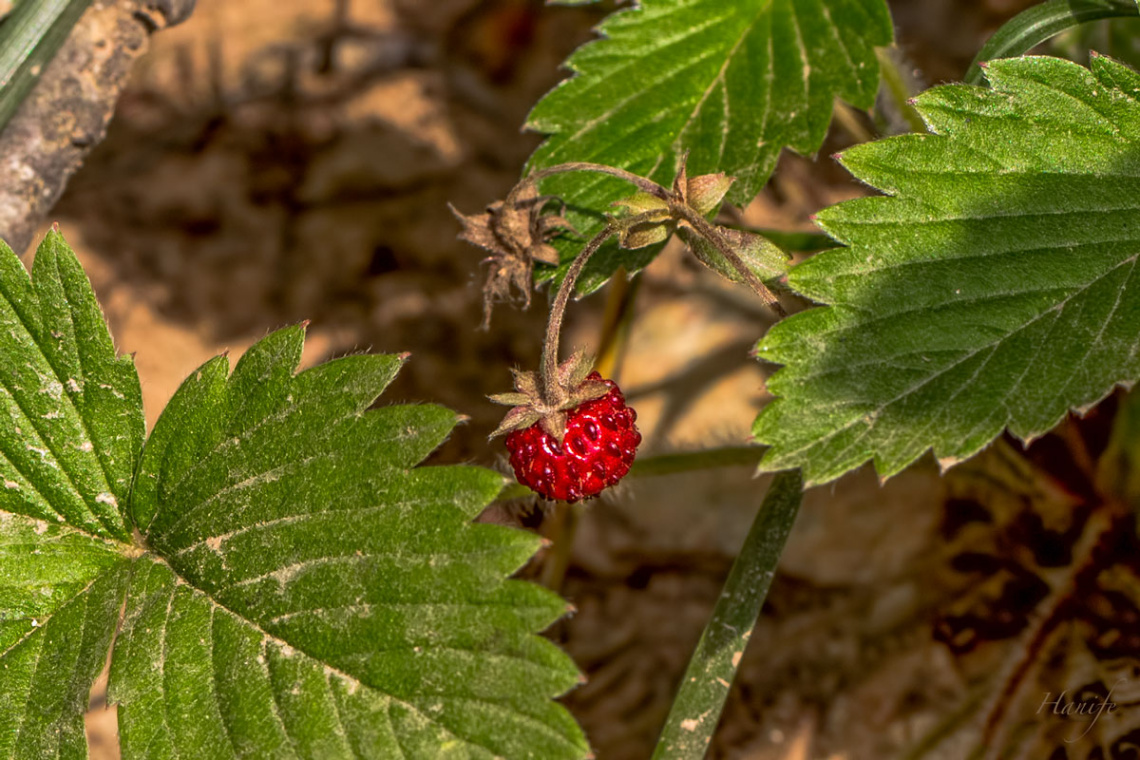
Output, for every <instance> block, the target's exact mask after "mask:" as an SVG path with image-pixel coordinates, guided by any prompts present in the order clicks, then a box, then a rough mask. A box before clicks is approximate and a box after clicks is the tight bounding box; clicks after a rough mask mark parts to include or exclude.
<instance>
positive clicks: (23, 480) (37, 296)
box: [0, 232, 144, 540]
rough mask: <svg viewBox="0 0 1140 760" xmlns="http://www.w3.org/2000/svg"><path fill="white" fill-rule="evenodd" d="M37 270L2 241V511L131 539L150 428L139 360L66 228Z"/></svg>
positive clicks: (52, 236) (41, 253)
mask: <svg viewBox="0 0 1140 760" xmlns="http://www.w3.org/2000/svg"><path fill="white" fill-rule="evenodd" d="M33 274H34V279H30V278H29V277H28V274H27V272H26V271H25V270H24V266H23V264H21V263H20V260H19V259H18V258H17V257H16V255H15V254H14V253H13V252H12V250H11V249H10V248H8V247H7V246H6V245H4V244H3V243H2V242H0V357H3V361H2V362H0V483H2V485H3V488H2V489H0V510H3V511H5V512H11V513H14V514H22V515H27V516H29V517H36V518H40V519H44V520H50V521H53V522H64V521H66V522H67V523H68V524H70V525H72V526H74V527H77V528H81V529H82V530H84V531H86V532H88V533H90V534H92V535H96V536H104V537H108V538H116V539H119V540H125V539H127V538H129V536H130V530H129V529H128V528H127V524H126V522H125V519H124V516H123V515H122V514H121V505H125V504H126V500H127V494H128V492H129V488H130V482H131V475H132V473H133V472H134V467H135V462H136V461H137V456H138V450H139V447H140V446H141V443H142V437H143V432H144V428H143V425H144V422H143V416H142V402H141V390H140V388H139V381H138V376H137V375H136V374H135V369H134V363H133V361H132V360H131V359H130V357H122V358H117V357H116V356H115V350H114V346H113V345H112V343H111V336H110V334H109V333H108V332H107V327H106V325H105V324H104V323H103V315H102V313H101V312H100V310H99V306H98V304H97V303H96V302H95V296H94V294H93V293H92V292H91V286H90V284H89V283H88V281H87V276H86V275H85V274H84V273H83V269H82V268H81V267H80V265H79V262H78V261H76V259H75V256H74V255H73V254H72V253H71V251H70V250H69V249H68V248H67V245H66V243H64V242H63V238H62V236H60V234H59V233H58V232H50V233H48V236H47V238H46V239H45V240H44V242H43V244H42V245H40V247H39V249H38V250H37V252H36V258H35V264H34V271H33Z"/></svg>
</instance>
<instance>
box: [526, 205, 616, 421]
mask: <svg viewBox="0 0 1140 760" xmlns="http://www.w3.org/2000/svg"><path fill="white" fill-rule="evenodd" d="M622 227H623V225H622V224H620V223H617V222H610V223H609V224H607V225H606V226H605V227H603V228H602V231H601V232H599V233H598V234H597V235H594V237H593V238H592V239H591V240H590V242H589V243H586V247H585V248H583V249H582V251H581V252H580V253H579V254H578V256H577V257H576V258H575V259H574V262H573V263H572V264H571V265H570V268H569V269H567V270H566V275H565V276H564V277H563V278H562V284H561V285H559V286H558V294H557V295H555V296H554V304H553V305H552V306H551V307H550V321H549V322H547V323H546V340H545V341H544V342H543V344H542V396H543V400H544V401H546V403H547V404H549V405H551V406H557V405H558V404H560V403H561V402H562V401H563V400H564V398H563V396H564V391H563V389H562V386H560V385H559V384H558V343H559V341H560V340H561V339H562V317H563V315H564V314H565V313H566V304H567V302H568V301H569V300H570V294H571V293H572V292H573V291H574V283H575V282H577V281H578V275H580V274H581V273H582V269H583V268H584V267H585V266H586V262H588V261H589V260H590V257H591V256H593V255H594V254H595V253H597V251H598V249H599V248H601V247H602V243H604V242H606V241H607V240H609V239H610V237H612V236H613V235H615V234H616V233H618V232H619V231H620V230H621V229H622Z"/></svg>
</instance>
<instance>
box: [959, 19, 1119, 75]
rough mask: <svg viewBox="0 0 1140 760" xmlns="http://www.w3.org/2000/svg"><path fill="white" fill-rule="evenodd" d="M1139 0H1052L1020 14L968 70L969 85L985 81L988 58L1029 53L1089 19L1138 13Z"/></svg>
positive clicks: (983, 47) (1000, 30) (990, 41)
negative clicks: (983, 75)
mask: <svg viewBox="0 0 1140 760" xmlns="http://www.w3.org/2000/svg"><path fill="white" fill-rule="evenodd" d="M1138 15H1140V10H1138V9H1137V7H1136V0H1049V1H1048V2H1045V3H1041V4H1040V5H1035V6H1033V7H1032V8H1028V9H1026V10H1024V11H1022V12H1021V13H1019V14H1017V15H1016V16H1014V17H1013V18H1011V19H1010V20H1009V21H1007V22H1006V23H1005V24H1003V25H1002V27H1001V28H1000V29H998V30H997V31H996V32H994V35H993V36H992V37H990V38H989V40H988V41H987V42H986V44H985V45H983V46H982V49H981V50H979V51H978V54H977V55H976V56H974V61H973V63H971V64H970V68H969V69H967V70H966V84H982V83H983V79H982V67H981V64H982V63H983V62H985V61H992V60H994V59H995V58H1013V57H1015V56H1019V55H1023V54H1025V53H1028V52H1029V51H1030V50H1032V49H1033V48H1035V47H1037V46H1038V45H1040V44H1041V43H1042V42H1045V41H1046V40H1047V39H1049V38H1050V37H1053V36H1054V35H1057V34H1060V33H1061V32H1063V31H1065V30H1066V29H1070V28H1072V27H1074V26H1077V25H1078V24H1083V23H1085V22H1086V21H1096V20H1098V19H1103V18H1120V17H1123V16H1138Z"/></svg>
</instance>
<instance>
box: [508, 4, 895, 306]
mask: <svg viewBox="0 0 1140 760" xmlns="http://www.w3.org/2000/svg"><path fill="white" fill-rule="evenodd" d="M599 32H600V33H601V34H602V35H603V38H602V39H600V40H597V41H594V42H592V43H589V44H587V45H585V46H583V47H582V48H580V49H579V50H578V51H577V52H575V53H574V55H572V56H571V57H570V59H569V60H568V61H567V66H568V67H569V68H570V69H571V70H572V71H573V72H574V73H575V76H573V77H571V78H570V79H568V80H566V81H564V82H563V83H562V84H561V85H560V86H559V87H557V88H556V89H555V90H553V91H552V92H550V93H549V94H548V95H547V96H546V97H545V98H543V100H542V101H541V102H539V104H538V105H537V106H536V107H535V109H534V110H533V111H532V112H531V115H530V118H529V120H528V122H527V126H528V127H530V128H531V129H534V130H536V131H539V132H545V133H548V134H550V135H551V136H550V137H549V138H548V139H547V140H546V142H544V143H543V144H542V146H541V147H540V148H539V149H538V151H537V152H536V153H535V154H534V156H533V157H532V159H531V166H532V168H541V167H545V166H551V165H554V164H558V163H562V162H566V161H593V162H596V163H601V164H608V165H610V166H619V167H622V168H625V169H629V170H631V171H633V172H636V173H638V174H641V175H643V176H649V177H651V178H653V179H654V180H656V181H657V182H660V183H662V184H664V185H666V186H667V185H668V183H670V182H672V180H673V176H674V174H675V173H676V171H677V169H678V167H679V162H680V156H681V155H682V154H683V153H684V152H686V151H688V152H689V162H688V169H689V175H690V176H696V175H698V174H707V173H715V172H718V171H723V172H726V173H728V174H730V175H732V176H734V177H736V179H737V181H736V183H735V184H734V185H733V187H732V188H731V190H730V191H729V195H728V200H729V201H731V202H733V203H736V204H744V203H747V202H748V201H750V200H751V199H752V198H753V196H755V195H756V193H758V192H759V191H760V188H761V187H763V186H764V183H765V182H767V180H768V176H769V175H770V174H771V173H772V169H773V168H774V167H775V165H776V159H777V157H778V156H779V154H780V151H781V150H783V148H785V147H790V148H792V149H794V150H796V151H799V152H800V153H804V154H808V153H813V152H814V151H816V150H818V149H819V146H820V144H821V143H822V141H823V137H824V133H825V132H826V130H827V125H828V123H829V122H830V121H831V110H832V103H833V101H834V99H835V98H836V97H842V98H845V99H847V100H849V101H851V102H852V103H854V104H856V105H859V106H861V107H868V106H870V105H871V102H872V99H873V98H874V96H875V92H876V89H877V87H878V77H879V67H878V62H877V60H876V58H875V53H874V47H875V46H876V45H886V44H888V43H889V42H890V41H891V22H890V15H889V13H888V11H887V6H886V3H884V2H883V0H808V1H807V2H805V1H804V0H739V1H737V2H723V0H644V1H643V2H641V3H639V4H638V7H636V8H632V9H629V10H624V11H620V12H618V13H615V14H614V15H612V16H610V17H609V18H608V19H607V20H606V21H605V22H604V23H603V24H602V25H601V27H599ZM543 190H544V191H545V192H549V193H554V194H557V195H559V196H561V197H563V198H565V199H566V201H567V202H568V203H569V204H570V206H571V208H570V221H571V222H573V223H574V225H575V226H576V228H577V229H578V230H579V231H581V232H582V233H583V234H585V235H587V236H590V235H592V234H594V233H595V232H597V231H598V230H599V229H600V228H601V224H600V222H599V216H598V215H599V214H600V213H602V212H605V211H607V210H608V206H609V204H610V203H612V202H613V201H615V200H618V199H619V198H622V197H624V196H627V195H629V194H630V186H629V185H628V184H625V183H623V182H621V181H618V180H614V179H613V178H610V177H604V176H601V175H593V174H574V175H568V176H558V177H554V178H551V179H549V180H546V181H545V182H543ZM560 245H561V246H562V248H563V253H564V254H566V255H564V256H563V259H564V265H563V266H564V267H565V266H568V260H567V259H568V258H569V256H568V253H567V252H569V251H576V250H577V248H578V247H579V246H576V245H572V244H569V243H566V242H565V241H564V242H562V243H561V244H560ZM657 250H659V248H658V247H653V248H648V249H644V250H639V251H619V250H618V249H617V248H616V247H612V248H611V249H609V250H603V251H601V252H599V254H598V255H597V256H595V258H594V259H593V260H591V262H590V265H589V266H588V267H587V271H586V272H585V273H584V274H583V276H582V279H580V280H579V290H580V291H581V292H589V291H591V290H593V289H595V288H597V287H599V286H600V285H601V284H602V283H603V282H605V280H606V279H607V278H608V277H609V276H610V275H612V274H613V272H614V271H615V270H616V268H617V267H618V266H620V265H624V266H625V267H626V268H627V269H629V270H631V271H632V270H635V269H638V268H640V267H642V266H644V265H645V264H646V263H648V261H649V260H651V259H652V257H653V256H654V255H656V252H657Z"/></svg>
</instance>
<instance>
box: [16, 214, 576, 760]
mask: <svg viewBox="0 0 1140 760" xmlns="http://www.w3.org/2000/svg"><path fill="white" fill-rule="evenodd" d="M33 275H34V276H33V277H31V278H29V276H28V274H27V272H26V271H25V270H24V268H23V266H22V264H21V263H20V262H19V260H18V259H17V258H16V256H15V255H14V254H13V253H12V251H11V250H10V249H8V248H7V247H4V246H3V245H2V244H0V757H3V758H29V759H30V760H31V759H35V760H38V758H43V757H58V758H66V759H67V760H72V759H74V760H81V759H82V758H85V757H86V756H87V747H86V738H85V732H84V721H83V712H84V710H85V709H86V705H87V698H88V693H89V690H90V688H91V684H92V682H93V681H94V679H95V677H96V676H97V674H98V673H99V671H100V670H101V669H102V668H103V666H104V664H105V663H106V661H107V654H108V650H109V649H110V647H111V640H112V636H113V634H114V633H115V630H116V627H117V625H118V624H119V623H120V616H122V618H123V619H122V621H121V622H122V628H121V635H120V636H119V637H118V639H117V641H116V643H115V651H114V653H113V657H112V661H113V662H112V679H111V696H112V698H113V699H115V700H118V701H119V702H120V703H121V709H120V713H119V718H120V727H121V739H122V751H123V757H125V758H137V757H146V758H151V757H155V758H161V757H195V758H198V757H202V758H212V757H239V756H240V757H273V758H278V757H282V758H288V757H391V756H407V757H432V758H434V757H451V756H455V757H488V758H489V757H535V758H547V757H550V758H563V757H565V758H578V757H583V756H585V755H586V754H587V753H588V748H587V746H586V743H585V740H584V738H583V736H582V734H581V731H580V730H579V729H578V727H577V726H576V725H575V724H574V722H573V720H572V719H571V718H570V716H569V714H568V713H567V712H566V711H565V710H564V709H563V708H562V707H560V706H558V705H556V704H555V703H554V702H552V701H551V697H553V696H556V695H558V694H560V693H562V692H564V691H566V690H567V689H569V688H570V687H571V686H573V685H574V684H576V683H577V681H578V674H577V670H576V669H575V667H574V665H573V663H571V662H570V660H569V659H568V658H567V657H566V655H564V654H563V653H562V652H560V651H559V650H558V649H557V648H556V647H554V645H553V644H551V643H549V642H548V641H546V640H545V639H541V638H539V637H538V636H536V635H535V632H536V631H538V630H541V629H542V628H545V627H546V626H548V625H550V624H551V623H552V622H553V621H554V620H556V619H557V618H558V617H560V616H561V615H562V614H564V613H565V611H566V607H565V604H564V603H563V602H562V601H561V600H560V599H558V597H556V596H555V595H553V594H551V593H550V592H548V591H546V590H544V589H541V588H539V587H537V586H533V585H531V584H526V583H521V582H517V581H511V580H506V577H507V576H508V575H510V574H511V573H512V572H514V571H515V570H516V569H518V567H519V566H520V565H521V564H522V563H523V562H525V561H526V560H527V559H529V558H530V556H531V555H532V554H533V553H534V551H535V549H536V548H537V546H538V542H539V539H538V538H537V537H535V536H532V535H529V534H525V533H521V532H517V531H513V530H509V529H506V528H503V527H500V526H492V525H480V524H473V523H472V522H471V520H472V518H474V517H475V516H476V515H477V514H478V513H479V511H481V509H482V508H483V507H484V506H485V505H486V504H487V503H489V502H490V500H491V499H493V498H494V497H495V496H496V495H497V494H498V492H499V490H500V489H501V487H502V484H503V478H502V476H500V475H498V474H496V473H494V472H490V471H488V470H484V469H480V468H477V467H427V468H422V467H421V468H417V467H416V465H417V464H418V463H419V462H420V461H421V460H423V459H424V457H426V456H427V455H428V454H429V453H430V452H431V451H432V450H433V449H434V448H435V447H436V446H437V445H438V444H439V443H440V442H441V441H442V440H443V439H444V438H445V437H446V436H447V435H448V433H449V432H450V430H451V429H452V428H453V427H454V425H455V424H456V423H457V421H458V418H457V416H456V415H455V414H454V413H453V412H450V411H448V410H446V409H443V408H441V407H438V406H431V405H420V406H392V407H387V408H383V409H378V410H374V411H368V409H369V407H370V406H371V404H372V403H373V401H374V400H375V399H376V397H377V395H379V393H380V392H381V391H382V390H383V389H384V387H385V386H386V385H387V384H388V383H389V382H390V381H391V379H392V378H393V377H394V375H395V374H396V372H397V371H398V369H399V367H400V365H401V364H402V363H403V360H404V358H405V357H398V356H353V357H346V358H344V359H340V360H337V361H334V362H330V363H328V364H324V365H321V366H319V367H316V368H314V369H311V370H308V371H305V372H302V373H300V374H294V373H295V371H296V367H297V363H298V361H299V360H300V356H301V348H302V344H303V331H302V329H301V328H290V329H286V330H282V331H279V332H276V333H273V334H271V335H269V336H268V337H267V338H265V339H264V340H262V341H260V342H259V343H258V344H257V345H256V346H254V347H253V348H252V349H251V350H250V351H249V352H247V353H246V354H245V356H243V357H242V359H241V360H240V361H239V362H238V363H237V366H236V367H235V369H234V372H233V374H232V375H230V374H229V366H228V362H227V360H226V359H225V358H224V357H221V358H217V359H214V360H212V361H210V362H207V363H206V364H205V365H203V367H201V368H200V369H199V370H198V372H196V373H195V374H194V375H192V376H191V377H190V378H189V379H188V380H187V381H186V382H185V383H184V384H183V386H182V388H181V389H180V390H179V392H178V393H177V394H176V396H175V398H174V399H173V400H172V402H171V404H170V406H169V407H168V408H167V410H166V411H165V412H164V414H163V416H162V417H161V418H160V419H159V421H158V423H157V425H156V427H155V430H154V433H153V435H152V436H151V438H150V440H149V441H148V442H147V444H146V447H145V449H143V444H142V440H143V416H142V407H141V401H140V391H139V383H138V378H137V376H136V374H135V371H134V366H133V363H132V361H131V360H130V358H127V357H125V358H117V357H116V356H115V351H114V347H113V345H112V342H111V338H110V335H109V334H108V332H107V328H106V325H105V324H104V322H103V318H102V315H101V313H100V311H99V307H98V305H97V304H96V302H95V299H94V294H93V293H92V292H91V287H90V283H89V282H88V281H87V279H86V276H85V275H84V273H83V271H82V269H81V268H80V266H79V263H78V261H77V260H76V259H75V256H74V254H72V252H71V251H70V249H68V247H67V245H66V244H65V243H64V242H63V239H62V237H60V236H59V235H58V233H54V232H53V233H51V234H49V236H48V238H47V239H46V240H45V242H44V244H43V245H42V246H40V248H39V251H38V252H37V254H36V259H35V264H34V268H33Z"/></svg>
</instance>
